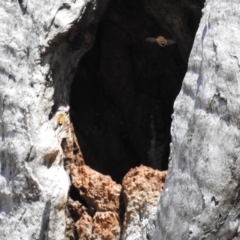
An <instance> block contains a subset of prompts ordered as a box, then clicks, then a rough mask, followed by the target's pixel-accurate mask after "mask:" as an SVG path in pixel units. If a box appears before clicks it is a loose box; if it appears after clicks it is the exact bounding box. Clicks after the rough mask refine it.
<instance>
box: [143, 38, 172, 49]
mask: <svg viewBox="0 0 240 240" xmlns="http://www.w3.org/2000/svg"><path fill="white" fill-rule="evenodd" d="M145 40H146V42H150V43H157V44H158V45H159V46H160V47H166V46H170V45H173V44H175V43H176V42H175V41H174V40H172V39H166V38H165V37H163V36H159V37H157V38H153V37H149V38H146V39H145Z"/></svg>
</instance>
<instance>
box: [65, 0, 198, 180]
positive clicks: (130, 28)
mask: <svg viewBox="0 0 240 240" xmlns="http://www.w3.org/2000/svg"><path fill="white" fill-rule="evenodd" d="M133 2H134V1H130V0H126V1H123V0H121V1H120V0H117V1H114V2H113V4H112V5H110V7H109V9H108V11H107V12H106V13H105V15H104V17H103V19H102V21H101V23H100V25H99V27H98V32H97V35H96V39H95V44H94V47H93V48H92V49H91V50H90V51H89V52H88V53H87V54H85V56H84V57H83V58H82V59H81V61H80V64H79V67H78V71H77V73H76V75H75V78H74V80H73V83H72V88H71V96H70V97H71V102H70V105H71V119H72V122H73V124H74V127H75V131H76V135H77V138H78V141H79V144H80V147H81V150H82V152H83V156H84V159H85V162H86V164H87V165H89V166H91V167H92V168H93V169H95V170H97V171H99V172H101V173H103V174H107V175H110V176H111V177H112V178H113V179H114V180H115V181H117V182H121V180H122V178H123V176H124V175H125V174H126V173H127V172H128V171H129V169H130V168H133V167H136V166H139V165H140V164H144V165H147V166H151V167H153V168H155V169H160V170H165V169H167V166H168V157H169V144H170V142H171V137H170V125H171V114H172V113H173V102H174V100H175V98H176V96H177V95H178V93H179V91H180V88H181V84H182V80H183V77H184V75H185V73H186V69H187V64H186V61H184V59H183V56H182V53H181V51H180V48H179V45H178V44H174V45H171V46H166V47H164V48H162V47H160V46H158V45H157V44H156V43H155V44H154V43H149V42H146V41H145V39H146V38H148V37H157V36H160V35H161V36H164V37H166V38H170V39H175V37H174V36H171V35H170V34H169V33H168V32H167V31H166V30H164V29H163V27H162V26H161V25H160V24H159V23H158V22H157V21H156V20H155V19H153V17H152V16H150V15H149V14H148V13H147V12H146V11H145V10H144V7H143V5H142V4H141V3H140V2H138V4H133ZM188 12H189V15H188V16H189V17H187V16H186V26H187V24H189V26H188V27H189V29H190V30H191V28H193V29H192V30H191V31H190V34H193V35H194V34H195V31H196V28H197V25H196V24H195V25H196V26H192V25H193V21H191V19H190V20H189V18H190V17H192V18H193V19H194V12H192V11H191V9H190V10H189V9H188ZM194 20H195V21H197V20H196V19H194ZM190 48H191V46H190Z"/></svg>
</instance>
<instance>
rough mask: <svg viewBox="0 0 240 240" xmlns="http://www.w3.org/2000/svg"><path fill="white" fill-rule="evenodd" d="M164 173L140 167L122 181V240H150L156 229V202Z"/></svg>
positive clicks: (130, 172)
mask: <svg viewBox="0 0 240 240" xmlns="http://www.w3.org/2000/svg"><path fill="white" fill-rule="evenodd" d="M165 178H166V172H160V171H157V170H153V169H152V168H149V167H145V166H140V167H137V168H134V169H131V170H130V171H129V172H128V173H127V174H126V176H125V177H124V179H123V182H122V188H123V199H124V205H125V213H124V222H123V228H122V239H126V240H131V239H132V240H134V239H135V240H138V239H152V237H153V234H154V231H155V227H156V214H157V202H158V199H159V196H160V194H161V192H162V189H163V186H164V181H165Z"/></svg>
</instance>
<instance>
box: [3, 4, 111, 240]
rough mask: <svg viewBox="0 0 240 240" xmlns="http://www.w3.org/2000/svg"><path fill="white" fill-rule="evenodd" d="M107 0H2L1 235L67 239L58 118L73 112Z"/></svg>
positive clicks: (65, 178)
mask: <svg viewBox="0 0 240 240" xmlns="http://www.w3.org/2000/svg"><path fill="white" fill-rule="evenodd" d="M106 3H107V1H103V2H102V4H96V1H88V2H85V1H81V0H77V1H62V0H57V1H28V0H26V1H25V0H19V1H11V0H6V1H1V2H0V39H1V40H0V51H1V59H0V171H1V172H0V173H1V174H0V235H1V237H0V238H1V239H13V240H19V239H24V240H27V239H29V240H33V239H59V240H60V239H64V238H65V235H66V234H65V231H66V223H65V221H66V219H65V204H66V201H67V196H68V190H69V185H70V182H69V177H68V175H67V173H66V172H65V170H64V167H63V163H62V154H63V153H62V148H61V145H60V144H61V141H62V139H63V138H64V137H65V135H66V132H64V129H62V128H59V127H58V125H57V122H56V121H57V120H56V117H55V116H56V115H57V113H62V114H64V115H65V117H66V118H69V114H68V111H69V107H68V102H69V100H68V98H69V87H68V86H69V84H70V83H71V79H72V76H73V75H74V71H75V69H76V66H77V64H78V61H79V59H80V57H81V56H82V55H83V54H84V52H86V51H87V50H88V49H89V48H90V47H91V44H92V43H93V41H94V36H95V31H96V28H97V24H98V19H99V18H100V16H101V14H102V13H103V10H104V9H105V7H106ZM83 15H84V17H83ZM89 15H91V17H89ZM88 25H91V30H88V29H86V26H88ZM76 27H78V28H80V29H81V35H77V34H76V33H78V32H76V31H74V30H75V29H74V28H76ZM70 43H71V44H70ZM74 46H75V48H74ZM79 46H81V48H80V47H79ZM63 59H64V61H63ZM53 79H54V81H53ZM68 120H69V119H68Z"/></svg>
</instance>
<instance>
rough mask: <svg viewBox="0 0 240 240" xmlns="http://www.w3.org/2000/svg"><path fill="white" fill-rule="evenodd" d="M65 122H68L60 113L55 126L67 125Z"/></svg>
mask: <svg viewBox="0 0 240 240" xmlns="http://www.w3.org/2000/svg"><path fill="white" fill-rule="evenodd" d="M67 122H68V121H67V118H66V116H65V115H64V114H62V113H61V114H59V115H58V116H57V125H58V126H62V125H65V124H67Z"/></svg>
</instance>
